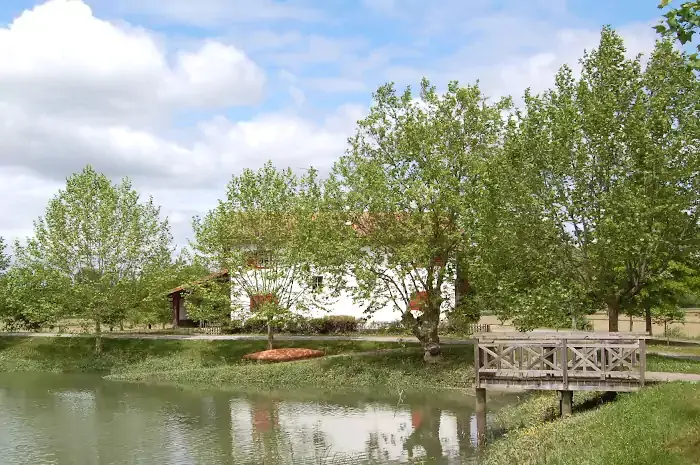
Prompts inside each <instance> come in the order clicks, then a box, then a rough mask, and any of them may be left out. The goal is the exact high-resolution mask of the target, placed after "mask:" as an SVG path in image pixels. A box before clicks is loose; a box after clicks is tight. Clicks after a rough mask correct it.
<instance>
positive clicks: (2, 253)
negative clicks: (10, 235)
mask: <svg viewBox="0 0 700 465" xmlns="http://www.w3.org/2000/svg"><path fill="white" fill-rule="evenodd" d="M6 248H7V247H6V244H5V239H4V238H3V237H1V236H0V276H2V275H3V274H5V272H6V271H7V269H8V268H10V256H9V255H8V254H7V250H6Z"/></svg>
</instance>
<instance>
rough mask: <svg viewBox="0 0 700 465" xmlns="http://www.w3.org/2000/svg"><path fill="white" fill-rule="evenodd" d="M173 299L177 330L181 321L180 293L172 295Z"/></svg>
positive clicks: (174, 324) (174, 325) (174, 323)
mask: <svg viewBox="0 0 700 465" xmlns="http://www.w3.org/2000/svg"><path fill="white" fill-rule="evenodd" d="M171 298H172V306H173V308H172V310H173V328H177V326H178V322H179V320H180V299H181V296H180V293H179V292H175V293H173V294H172V295H171Z"/></svg>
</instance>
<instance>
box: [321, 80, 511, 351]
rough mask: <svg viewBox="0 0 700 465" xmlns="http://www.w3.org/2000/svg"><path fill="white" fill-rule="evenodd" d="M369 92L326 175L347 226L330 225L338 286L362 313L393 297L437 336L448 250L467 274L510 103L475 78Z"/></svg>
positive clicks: (444, 305)
mask: <svg viewBox="0 0 700 465" xmlns="http://www.w3.org/2000/svg"><path fill="white" fill-rule="evenodd" d="M373 98H374V103H373V105H372V107H371V109H370V113H369V115H368V116H367V117H366V118H365V119H363V120H361V121H359V122H358V128H357V132H356V134H355V135H354V137H352V138H351V139H350V149H349V151H348V154H347V155H346V156H344V157H342V158H341V159H340V160H339V162H338V163H336V165H335V167H334V169H333V173H332V177H331V180H330V182H329V184H330V185H331V186H333V187H334V188H333V189H329V192H330V193H331V194H332V195H330V197H333V201H334V204H335V205H341V206H342V208H341V211H344V212H346V215H345V217H346V220H347V221H346V222H345V224H352V225H353V226H354V227H353V228H352V229H351V228H348V227H347V226H346V227H342V226H340V225H339V226H338V227H337V228H336V229H337V230H338V231H343V232H344V234H339V235H340V236H342V237H341V238H342V241H343V244H344V247H343V250H341V251H340V254H342V255H341V256H342V258H343V260H344V261H345V262H346V263H348V265H349V266H350V268H351V269H352V273H353V276H354V278H355V279H354V282H352V283H348V284H347V288H348V289H349V290H350V292H351V293H352V294H353V296H354V298H355V300H356V301H358V302H361V303H362V304H363V305H364V306H366V309H367V310H366V311H367V313H369V314H371V313H372V312H374V311H376V309H377V308H381V307H383V306H385V305H387V304H393V305H394V307H395V308H396V309H397V310H398V311H400V312H401V314H402V319H403V321H404V322H405V324H406V325H407V327H408V328H410V329H411V331H412V332H413V333H414V334H415V335H416V336H417V337H418V338H419V339H420V340H421V341H423V342H437V341H438V323H439V320H440V315H441V313H443V312H445V311H447V310H448V309H450V307H451V306H452V305H453V304H451V303H450V301H451V298H452V293H451V291H450V286H449V284H450V283H454V282H455V280H456V275H457V267H456V265H457V259H458V258H459V260H460V262H462V266H461V273H460V275H461V279H460V281H466V282H467V283H468V282H469V281H470V280H472V279H473V278H474V276H473V275H472V274H471V270H470V264H471V263H472V262H473V260H474V257H475V256H476V255H477V254H476V249H477V247H476V246H475V245H474V241H475V240H476V239H477V237H478V234H477V231H478V230H479V225H480V222H479V221H478V218H479V215H480V212H481V211H482V210H481V209H480V207H481V206H482V205H483V203H484V197H483V192H484V189H483V187H484V182H483V179H482V177H483V173H484V171H485V165H486V163H487V162H488V160H489V159H490V158H491V157H493V156H494V153H495V152H496V151H497V150H498V142H499V140H500V138H501V137H502V128H503V125H504V123H503V119H502V117H501V113H502V112H503V111H505V110H507V109H509V108H510V106H511V103H510V100H509V99H505V100H502V101H498V102H495V103H490V102H488V101H487V100H486V98H485V96H484V95H483V94H482V93H481V91H480V90H479V88H478V86H476V85H475V86H466V87H461V86H459V84H458V83H457V82H451V83H450V84H449V85H448V88H447V91H446V92H445V93H444V94H439V93H438V92H437V90H436V88H435V87H434V86H432V85H431V84H430V83H429V82H428V81H427V80H426V79H424V80H423V81H422V82H421V86H420V89H419V92H418V93H417V94H414V93H413V92H412V89H411V88H410V87H409V88H406V89H405V91H403V92H401V93H397V92H396V90H395V89H394V86H393V84H387V85H385V86H382V87H380V88H379V89H378V90H377V92H375V94H374V95H373ZM418 292H421V293H425V295H426V296H427V299H426V302H425V307H424V309H423V312H422V314H421V315H420V318H416V317H415V316H414V315H413V314H412V313H411V312H410V311H409V305H410V302H411V300H412V299H413V298H414V296H415V295H416V293H418Z"/></svg>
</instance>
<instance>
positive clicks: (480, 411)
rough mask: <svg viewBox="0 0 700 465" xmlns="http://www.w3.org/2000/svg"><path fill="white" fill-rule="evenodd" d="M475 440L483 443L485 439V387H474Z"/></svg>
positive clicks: (480, 443) (479, 443)
mask: <svg viewBox="0 0 700 465" xmlns="http://www.w3.org/2000/svg"><path fill="white" fill-rule="evenodd" d="M476 438H477V439H476V441H477V444H478V445H483V444H484V440H485V439H486V389H485V388H476Z"/></svg>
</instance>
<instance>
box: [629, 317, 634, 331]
mask: <svg viewBox="0 0 700 465" xmlns="http://www.w3.org/2000/svg"><path fill="white" fill-rule="evenodd" d="M633 331H634V317H633V316H632V315H630V333H631V332H633Z"/></svg>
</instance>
